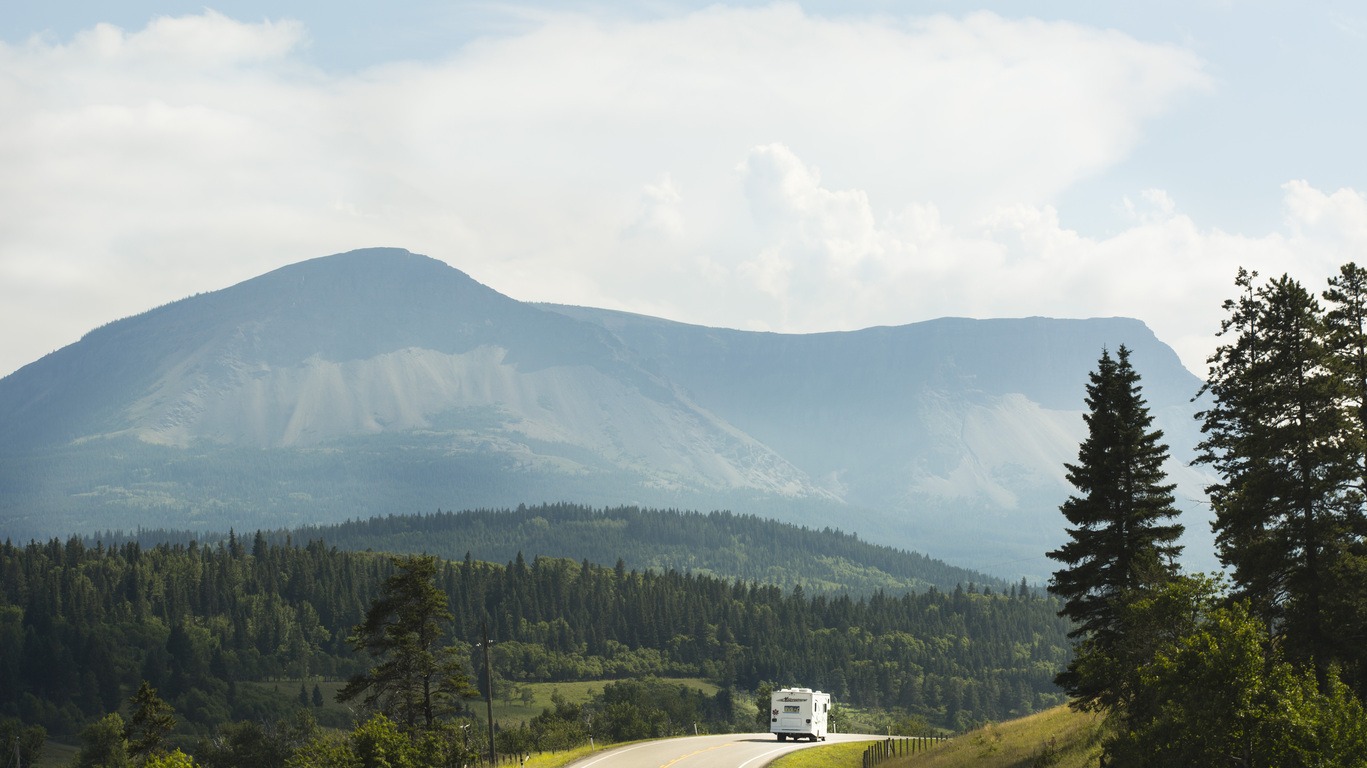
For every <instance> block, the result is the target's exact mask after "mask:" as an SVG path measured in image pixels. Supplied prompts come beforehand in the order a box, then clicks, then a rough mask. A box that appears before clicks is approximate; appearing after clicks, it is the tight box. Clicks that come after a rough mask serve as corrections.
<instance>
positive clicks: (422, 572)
mask: <svg viewBox="0 0 1367 768" xmlns="http://www.w3.org/2000/svg"><path fill="white" fill-rule="evenodd" d="M393 562H394V565H395V566H396V568H397V570H396V572H395V573H394V574H393V575H392V576H390V577H389V578H387V579H385V582H384V584H383V586H382V587H381V589H380V596H379V598H378V599H377V600H376V601H375V602H374V603H372V604H371V606H370V610H369V611H367V612H366V617H365V621H363V622H362V623H361V624H359V625H357V626H356V627H355V629H354V631H353V633H352V635H351V637H350V638H348V639H349V641H350V643H351V645H352V647H353V648H355V649H356V650H359V651H365V652H367V653H369V654H370V655H371V656H372V657H373V658H374V659H375V660H376V662H377V663H376V665H375V666H374V667H371V668H370V669H369V670H367V671H366V672H364V673H362V674H359V675H355V676H353V677H352V678H351V679H350V680H348V681H347V684H346V686H344V687H343V688H342V690H341V691H338V693H337V699H338V701H349V700H351V699H354V698H357V697H363V699H362V700H363V701H364V702H365V704H366V705H367V706H370V707H375V708H377V709H378V710H379V711H381V712H383V713H385V714H387V715H391V716H392V717H393V718H394V719H395V721H397V722H398V723H399V724H400V726H401V727H403V728H404V729H405V730H407V731H409V732H413V731H414V730H416V729H417V728H418V727H419V726H421V727H422V728H424V729H426V730H432V729H433V728H434V727H435V726H436V725H437V724H438V723H439V720H440V717H441V715H442V714H443V710H447V711H449V710H451V709H454V708H455V707H457V706H458V705H459V700H460V699H461V698H465V697H469V696H471V695H472V694H473V693H474V689H473V687H472V686H471V685H470V681H469V677H468V676H467V675H466V674H465V671H464V669H463V668H462V666H461V663H460V659H459V658H457V656H456V652H455V649H454V648H452V647H450V646H448V645H446V644H445V639H446V627H447V625H449V624H450V622H451V619H452V614H451V609H450V607H449V605H448V601H447V598H446V594H445V593H443V592H442V591H441V590H440V589H438V588H437V586H436V584H435V583H434V580H435V578H436V573H437V562H436V558H435V557H431V556H429V555H406V556H403V557H396V558H393Z"/></svg>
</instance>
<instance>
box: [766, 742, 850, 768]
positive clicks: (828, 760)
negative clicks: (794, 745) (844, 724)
mask: <svg viewBox="0 0 1367 768" xmlns="http://www.w3.org/2000/svg"><path fill="white" fill-rule="evenodd" d="M868 748H869V742H867V741H849V742H845V743H843V744H828V745H826V746H822V747H810V748H808V749H799V750H797V751H795V752H789V753H788V754H786V755H784V756H783V757H780V758H779V759H777V760H775V761H774V762H772V763H770V768H846V767H847V766H848V767H849V768H859V766H861V765H863V764H864V763H863V755H864V750H866V749H868Z"/></svg>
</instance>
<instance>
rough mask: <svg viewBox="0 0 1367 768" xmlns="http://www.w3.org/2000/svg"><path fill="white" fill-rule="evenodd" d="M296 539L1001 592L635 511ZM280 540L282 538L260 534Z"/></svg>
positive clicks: (479, 514) (873, 553)
mask: <svg viewBox="0 0 1367 768" xmlns="http://www.w3.org/2000/svg"><path fill="white" fill-rule="evenodd" d="M288 533H289V534H290V535H291V536H292V537H293V538H294V539H295V540H299V541H307V540H310V539H324V540H326V541H327V542H329V543H331V544H333V545H335V546H337V547H340V548H342V549H351V550H363V549H373V550H375V551H377V552H410V553H428V554H433V555H437V556H439V557H445V558H447V559H452V560H455V559H460V558H461V557H463V556H464V555H465V554H467V553H469V554H471V555H472V556H473V557H474V558H475V559H477V560H487V561H490V562H495V563H505V562H508V561H510V560H512V559H513V558H514V557H516V556H517V553H519V552H522V553H524V554H525V555H526V556H527V557H535V556H537V555H547V556H550V557H567V558H570V559H572V560H588V561H589V562H591V563H613V562H616V561H617V560H618V559H621V560H623V561H624V562H625V563H626V564H627V566H628V567H629V568H637V569H640V570H646V569H650V570H659V571H669V570H675V571H684V572H692V573H693V574H694V575H709V576H718V577H721V578H728V579H734V578H740V579H744V580H746V581H758V582H760V583H763V584H774V585H777V586H780V587H783V588H785V589H791V588H792V587H795V586H798V585H801V586H802V588H803V589H805V590H807V591H808V592H812V591H827V592H829V591H837V592H848V593H850V594H854V595H867V594H872V593H873V592H875V591H877V590H880V589H882V590H885V591H889V592H893V591H897V592H901V591H906V590H916V591H921V590H924V589H926V588H928V587H935V588H937V589H940V590H950V591H952V590H953V589H954V587H955V586H957V585H959V584H969V583H975V584H979V585H991V586H993V587H1003V586H1007V585H1005V584H1003V583H1002V582H1000V581H999V580H997V579H994V578H993V577H991V576H986V575H984V574H982V573H977V572H974V571H971V570H968V569H965V568H959V567H956V566H952V565H949V564H948V563H945V562H943V561H941V560H936V559H933V558H931V557H927V556H926V555H923V554H918V553H914V552H907V551H905V550H901V549H896V548H893V547H888V546H881V545H878V544H873V543H869V542H866V541H863V540H861V539H860V538H859V537H858V536H856V535H855V534H853V533H845V532H843V531H840V530H838V529H832V528H829V527H828V528H824V529H821V530H816V529H810V528H807V527H804V526H797V525H793V524H791V523H784V522H780V521H777V520H771V519H768V518H762V517H759V516H757V515H741V514H734V513H732V512H727V511H714V512H710V513H702V512H689V511H679V510H672V509H671V510H662V509H649V508H641V507H608V508H604V509H595V508H592V507H587V506H584V505H581V504H568V503H560V504H541V505H537V506H532V507H528V506H525V505H521V506H518V508H517V509H515V510H510V509H502V510H469V511H464V512H438V513H436V514H432V515H390V516H387V517H375V518H370V519H367V520H355V521H348V522H345V523H338V524H336V525H326V526H313V527H309V528H301V529H295V530H293V531H290V532H288ZM267 537H268V538H270V539H272V540H283V539H284V537H285V532H276V533H270V532H268V533H267Z"/></svg>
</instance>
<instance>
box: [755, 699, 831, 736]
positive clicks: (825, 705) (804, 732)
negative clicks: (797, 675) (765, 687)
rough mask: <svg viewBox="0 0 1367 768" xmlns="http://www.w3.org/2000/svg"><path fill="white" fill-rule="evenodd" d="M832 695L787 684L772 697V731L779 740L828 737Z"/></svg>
mask: <svg viewBox="0 0 1367 768" xmlns="http://www.w3.org/2000/svg"><path fill="white" fill-rule="evenodd" d="M830 712H831V695H830V694H829V693H822V692H821V691H813V690H812V689H811V688H783V689H781V690H777V691H774V693H773V695H772V696H771V697H770V698H769V732H770V733H775V734H778V740H779V741H783V740H785V739H789V738H791V739H793V740H794V741H796V740H797V739H799V738H808V739H811V740H812V741H816V740H817V739H820V740H821V741H825V740H826V721H827V719H828V718H829V717H830Z"/></svg>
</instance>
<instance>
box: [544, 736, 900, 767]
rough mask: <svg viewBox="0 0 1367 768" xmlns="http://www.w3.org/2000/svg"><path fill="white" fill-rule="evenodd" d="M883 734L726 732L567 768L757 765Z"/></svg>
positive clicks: (616, 752)
mask: <svg viewBox="0 0 1367 768" xmlns="http://www.w3.org/2000/svg"><path fill="white" fill-rule="evenodd" d="M881 738H884V737H882V736H864V735H860V734H857V733H832V734H828V735H827V736H826V741H824V742H822V741H818V742H815V743H813V742H810V741H799V742H792V741H783V742H780V741H779V740H778V739H777V737H775V736H774V735H773V734H772V733H728V734H723V735H720V736H689V737H686V738H682V739H664V740H661V741H648V742H645V743H644V744H632V745H630V746H626V747H613V748H611V749H608V750H606V751H603V752H599V753H597V754H595V755H590V756H589V757H585V758H582V759H580V760H577V761H575V762H573V763H570V765H569V766H567V768H760V766H763V765H768V764H769V761H771V760H774V759H776V758H778V757H779V756H781V755H785V754H787V753H789V752H792V751H793V750H795V749H807V748H808V747H814V746H820V745H822V744H834V743H837V742H842V741H870V740H876V739H881Z"/></svg>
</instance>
